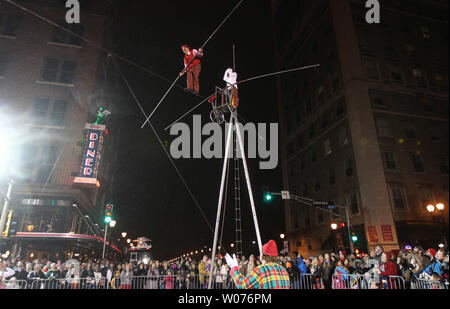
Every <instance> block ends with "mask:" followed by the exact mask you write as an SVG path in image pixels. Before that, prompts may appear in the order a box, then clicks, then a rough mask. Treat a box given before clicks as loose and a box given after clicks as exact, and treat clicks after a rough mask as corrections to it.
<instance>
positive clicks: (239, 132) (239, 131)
mask: <svg viewBox="0 0 450 309" xmlns="http://www.w3.org/2000/svg"><path fill="white" fill-rule="evenodd" d="M232 115H233V118H234V119H235V120H236V134H237V137H238V140H239V147H240V150H241V157H242V163H243V165H244V171H245V179H246V181H247V188H248V196H249V198H250V205H251V206H252V214H253V222H254V224H255V230H256V237H257V240H258V246H259V254H260V257H261V258H262V241H261V234H260V232H259V225H258V217H257V216H256V207H255V201H254V200H253V191H252V185H251V183H250V176H249V174H248V168H247V160H246V158H245V148H244V143H243V141H242V136H241V129H240V128H239V120H238V119H237V117H236V112H234V113H232Z"/></svg>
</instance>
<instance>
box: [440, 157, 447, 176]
mask: <svg viewBox="0 0 450 309" xmlns="http://www.w3.org/2000/svg"><path fill="white" fill-rule="evenodd" d="M439 170H440V171H441V174H442V175H448V157H442V158H441V160H440V163H439Z"/></svg>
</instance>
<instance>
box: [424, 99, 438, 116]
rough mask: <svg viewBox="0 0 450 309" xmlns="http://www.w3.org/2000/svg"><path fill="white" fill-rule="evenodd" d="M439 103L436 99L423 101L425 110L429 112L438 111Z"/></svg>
mask: <svg viewBox="0 0 450 309" xmlns="http://www.w3.org/2000/svg"><path fill="white" fill-rule="evenodd" d="M437 105H438V103H437V101H436V100H433V99H428V100H424V102H423V111H424V112H425V113H427V114H432V113H434V112H436V111H437V110H436V106H437Z"/></svg>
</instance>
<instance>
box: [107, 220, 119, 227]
mask: <svg viewBox="0 0 450 309" xmlns="http://www.w3.org/2000/svg"><path fill="white" fill-rule="evenodd" d="M116 224H117V221H115V220H112V221H111V222H109V226H110V227H111V228H114V227H115V226H116Z"/></svg>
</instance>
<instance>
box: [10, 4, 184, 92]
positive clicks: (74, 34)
mask: <svg viewBox="0 0 450 309" xmlns="http://www.w3.org/2000/svg"><path fill="white" fill-rule="evenodd" d="M5 1H6V2H8V3H10V4H12V5H14V6H16V7H17V8H19V9H21V10H23V11H25V12H27V13H29V14H31V15H33V16H35V17H37V18H39V19H41V20H43V21H45V22H47V23H49V24H51V25H53V26H55V27H57V28H58V29H61V30H63V31H65V32H67V33H69V34H71V35H73V36H74V37H76V38H78V39H80V40H82V41H84V42H86V43H89V44H91V45H92V46H94V47H96V48H98V49H101V50H103V51H105V52H107V53H108V54H111V55H113V56H114V57H116V58H118V59H120V60H122V61H124V62H126V63H128V64H130V65H132V66H134V67H136V68H138V69H140V70H142V71H144V72H146V73H148V74H150V75H152V76H154V77H156V78H158V79H160V80H162V81H165V82H166V83H170V80H168V79H167V78H165V77H163V76H161V75H159V74H156V73H155V72H152V71H150V70H149V69H147V68H145V67H143V66H141V65H139V64H137V63H136V62H134V61H132V60H129V59H127V58H125V57H123V56H120V55H118V54H116V53H114V52H112V51H111V50H109V49H107V48H105V47H103V46H101V45H100V44H98V43H95V42H94V41H91V40H89V39H86V38H85V37H83V36H81V35H79V34H76V33H75V32H73V31H70V30H69V29H67V28H64V27H63V26H61V25H58V24H57V23H55V22H53V21H51V20H50V19H48V18H45V17H44V16H42V15H39V14H38V13H36V12H34V11H32V10H30V9H27V8H26V7H24V6H22V5H20V4H18V3H16V2H14V1H12V0H5ZM176 86H177V87H178V88H180V89H183V90H184V87H182V86H180V85H176Z"/></svg>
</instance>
